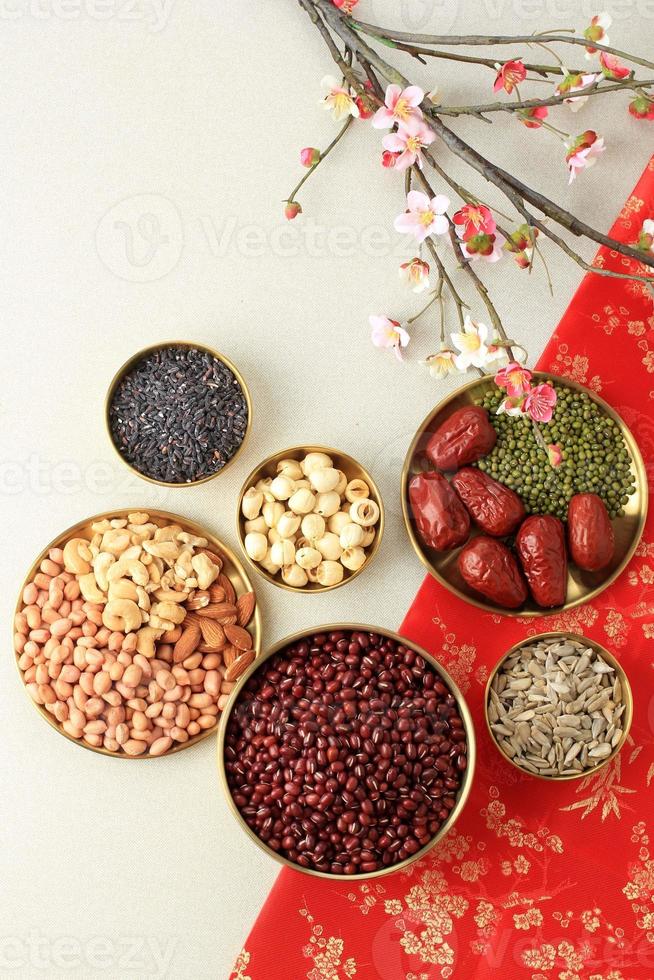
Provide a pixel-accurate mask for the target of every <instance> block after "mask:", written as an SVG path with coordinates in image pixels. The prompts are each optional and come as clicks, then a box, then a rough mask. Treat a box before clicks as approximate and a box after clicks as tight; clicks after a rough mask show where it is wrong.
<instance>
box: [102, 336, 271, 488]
mask: <svg viewBox="0 0 654 980" xmlns="http://www.w3.org/2000/svg"><path fill="white" fill-rule="evenodd" d="M166 347H186V348H187V349H188V350H199V351H203V352H204V353H206V354H210V355H211V357H214V358H215V359H216V360H217V361H220V362H221V363H222V364H224V365H225V367H226V368H229V370H230V371H231V372H232V374H233V375H234V377H235V378H236V380H237V381H238V383H239V385H240V387H241V390H242V392H243V397H244V398H245V402H246V404H247V408H248V424H247V427H246V429H245V435H244V436H243V440H242V442H241V444H240V446H239V447H238V449H237V450H236V452H235V453H234V455H233V456H232V457H231V459H228V460H227V462H226V463H225V465H224V466H223V467H221V469H219V470H216V472H215V473H209V474H207V476H203V477H201V478H200V479H199V480H192V481H191V482H189V483H186V482H185V483H168V482H167V481H165V480H155V479H154V478H153V477H151V476H147V475H146V474H145V473H142V472H141V471H140V470H139V469H137V468H136V467H135V466H133V465H132V463H130V462H129V461H128V460H127V459H125V457H124V456H123V454H122V453H121V451H120V449H119V447H118V446H117V445H116V443H115V442H114V439H113V436H112V434H111V422H110V419H109V410H110V408H111V403H112V401H113V398H114V394H115V393H116V389H117V388H118V386H119V384H120V383H121V381H122V380H123V378H124V377H125V376H126V375H128V374H129V373H130V372H131V371H133V370H134V368H135V367H136V365H137V364H139V362H140V361H142V360H144V358H146V357H148V356H149V355H150V354H153V353H154V352H155V351H158V350H163V349H164V348H166ZM104 421H105V428H106V430H107V436H108V437H109V442H110V443H111V445H112V447H113V449H114V450H115V452H116V454H117V455H118V456H119V457H120V460H121V462H122V463H123V464H124V465H125V466H127V467H128V469H130V470H131V471H132V473H135V474H136V475H137V476H138V477H140V478H141V479H142V480H147V482H148V483H152V484H154V485H155V486H157V487H171V488H177V487H198V486H200V484H201V483H208V482H209V480H214V479H215V478H216V477H217V476H220V474H221V473H224V472H225V470H226V469H227V467H228V466H231V465H232V463H233V462H234V460H235V459H236V457H237V456H238V455H239V454H240V453H241V451H242V449H243V447H244V446H245V443H246V441H247V439H248V436H249V435H250V431H251V428H252V399H251V397H250V392H249V390H248V387H247V385H246V383H245V380H244V379H243V375H242V374H241V372H240V371H239V370H238V368H237V367H236V366H235V365H234V364H232V362H231V361H230V360H229V358H227V357H225V355H224V354H221V353H220V352H219V351H217V350H214V349H213V347H208V346H207V345H206V344H199V343H194V342H192V341H187V340H164V341H161V343H158V344H151V345H150V346H149V347H144V348H143V349H142V350H140V351H137V352H136V354H133V355H132V356H131V357H130V358H129V360H127V361H125V363H124V364H123V366H122V367H121V368H119V370H118V371H117V372H116V374H115V375H114V377H113V378H112V380H111V384H110V385H109V389H108V391H107V395H106V398H105V403H104Z"/></svg>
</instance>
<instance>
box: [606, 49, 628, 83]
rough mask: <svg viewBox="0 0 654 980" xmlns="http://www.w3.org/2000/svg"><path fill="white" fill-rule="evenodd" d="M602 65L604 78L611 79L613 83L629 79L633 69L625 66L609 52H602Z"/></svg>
mask: <svg viewBox="0 0 654 980" xmlns="http://www.w3.org/2000/svg"><path fill="white" fill-rule="evenodd" d="M599 60H600V65H601V66H602V74H603V75H604V78H609V79H611V81H613V82H620V81H622V79H623V78H629V76H630V75H631V69H630V68H627V66H626V65H623V64H622V62H621V61H620V59H619V58H616V56H615V55H614V54H609V53H608V52H607V51H600V56H599Z"/></svg>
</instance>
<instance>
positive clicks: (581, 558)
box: [568, 493, 615, 572]
mask: <svg viewBox="0 0 654 980" xmlns="http://www.w3.org/2000/svg"><path fill="white" fill-rule="evenodd" d="M568 543H569V545H570V556H571V558H572V560H573V562H574V563H575V565H578V566H579V568H583V569H584V570H585V571H587V572H598V571H599V570H600V569H602V568H606V566H607V565H609V564H610V563H611V560H612V558H613V555H614V553H615V535H614V533H613V525H612V524H611V519H610V517H609V512H608V511H607V509H606V507H605V505H604V501H603V500H602V498H601V497H598V496H597V494H595V493H578V494H576V496H574V497H573V498H572V499H571V500H570V503H569V504H568Z"/></svg>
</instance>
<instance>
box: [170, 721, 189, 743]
mask: <svg viewBox="0 0 654 980" xmlns="http://www.w3.org/2000/svg"><path fill="white" fill-rule="evenodd" d="M170 737H171V738H172V739H174V740H175V741H176V742H188V732H187V731H186V729H184V728H180V727H179V725H173V727H172V728H171V729H170Z"/></svg>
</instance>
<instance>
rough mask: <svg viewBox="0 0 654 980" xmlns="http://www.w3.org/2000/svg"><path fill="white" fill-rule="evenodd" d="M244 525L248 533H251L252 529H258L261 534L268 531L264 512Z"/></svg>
mask: <svg viewBox="0 0 654 980" xmlns="http://www.w3.org/2000/svg"><path fill="white" fill-rule="evenodd" d="M243 526H244V527H245V533H246V534H251V533H252V531H258V532H259V534H267V533H268V525H267V524H266V522H265V520H264V518H263V515H262V514H260V515H259V516H258V517H255V518H254V520H253V521H246V522H245V524H244V525H243Z"/></svg>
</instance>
